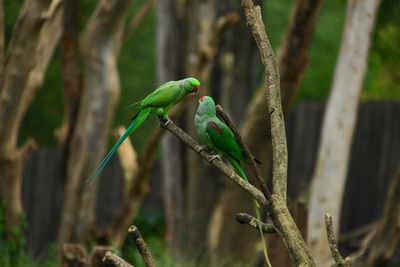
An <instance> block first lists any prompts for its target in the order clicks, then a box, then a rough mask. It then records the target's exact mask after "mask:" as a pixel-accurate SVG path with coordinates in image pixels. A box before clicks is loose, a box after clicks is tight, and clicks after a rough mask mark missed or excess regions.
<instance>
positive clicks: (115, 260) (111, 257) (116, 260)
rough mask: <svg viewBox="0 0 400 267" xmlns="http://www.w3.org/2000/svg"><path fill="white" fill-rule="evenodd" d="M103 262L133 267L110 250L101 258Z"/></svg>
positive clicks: (121, 266) (122, 266) (119, 266)
mask: <svg viewBox="0 0 400 267" xmlns="http://www.w3.org/2000/svg"><path fill="white" fill-rule="evenodd" d="M103 262H106V263H110V264H112V265H114V266H116V267H134V266H133V265H131V264H129V263H128V262H126V261H125V260H124V259H122V258H120V257H119V256H117V255H115V254H114V253H112V252H111V251H107V252H106V255H105V256H104V258H103Z"/></svg>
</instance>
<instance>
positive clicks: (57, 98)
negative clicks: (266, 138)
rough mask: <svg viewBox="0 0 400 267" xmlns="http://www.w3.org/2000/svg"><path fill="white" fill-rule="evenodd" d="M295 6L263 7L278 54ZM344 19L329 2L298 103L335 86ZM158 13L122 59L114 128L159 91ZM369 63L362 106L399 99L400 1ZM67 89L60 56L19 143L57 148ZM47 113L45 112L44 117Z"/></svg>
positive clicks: (88, 3) (389, 6) (390, 9)
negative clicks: (28, 139)
mask: <svg viewBox="0 0 400 267" xmlns="http://www.w3.org/2000/svg"><path fill="white" fill-rule="evenodd" d="M22 2H23V1H22V0H13V1H6V2H5V10H6V15H5V17H6V39H7V40H9V37H10V34H11V31H12V25H13V23H14V21H15V20H16V17H17V14H18V10H19V8H20V6H21V4H22ZM96 2H97V1H95V0H82V1H81V10H80V13H81V14H80V15H81V25H82V27H83V25H85V24H86V22H87V20H88V19H89V16H90V14H91V12H92V11H93V9H94V6H95V4H96ZM144 2H145V1H144V0H136V1H134V4H133V5H132V7H131V10H130V14H129V16H130V17H132V16H134V14H135V12H136V11H137V10H138V8H139V7H140V6H141V5H142V4H143V3H144ZM292 5H293V1H291V0H279V1H271V0H268V1H264V9H263V10H264V18H265V20H266V27H267V32H268V34H269V38H270V40H271V42H272V45H273V47H274V49H275V51H276V52H278V50H279V45H280V44H281V42H282V40H283V36H284V34H285V31H286V28H287V24H288V19H289V16H290V12H291V7H292ZM345 13H346V1H345V0H327V1H325V2H324V4H323V6H322V12H321V15H320V18H319V20H318V22H317V28H316V34H315V36H314V39H313V43H312V47H311V52H310V62H309V67H308V69H307V71H306V74H305V78H304V80H303V81H302V83H301V88H300V91H299V95H298V98H297V103H298V102H299V101H318V102H321V101H325V100H326V98H327V96H328V94H329V89H330V86H331V81H332V77H333V74H334V68H335V64H336V57H337V52H338V49H339V45H340V39H341V34H342V27H343V23H344V18H345ZM155 26H156V21H155V10H152V11H151V12H150V14H149V15H148V16H147V17H146V18H145V20H144V22H143V23H142V24H141V26H140V27H139V29H138V30H137V31H136V32H135V33H134V34H133V35H132V36H131V37H130V39H129V40H128V42H126V43H125V45H124V46H123V48H122V51H121V55H120V58H119V63H118V65H119V71H120V81H121V96H120V101H119V105H118V107H117V110H116V113H115V117H114V126H117V125H121V124H122V125H126V124H127V122H129V119H130V116H132V111H129V110H124V109H123V107H124V106H126V105H127V104H129V103H132V102H135V101H137V100H138V99H141V98H142V97H143V96H145V95H147V94H148V92H149V91H151V90H153V89H154V88H155V86H156V73H155V70H156V64H157V62H156V54H155V53H156V50H155V37H156V33H155ZM373 38H374V41H373V45H372V48H371V55H370V59H369V66H368V75H367V77H366V80H365V84H364V88H363V92H362V100H364V101H367V100H388V99H390V100H399V99H400V72H399V71H398V70H399V69H400V60H399V59H400V50H399V44H400V1H398V0H384V1H382V5H381V8H380V12H379V17H378V21H377V27H376V31H375V32H374V36H373ZM62 98H63V87H62V82H61V77H60V52H59V51H57V52H56V55H55V57H54V59H53V60H52V62H51V64H50V66H49V69H48V72H47V75H46V80H45V84H44V86H43V88H42V89H41V90H40V91H39V93H38V95H37V97H36V98H35V100H34V103H33V104H32V105H31V107H30V109H29V112H28V113H27V115H26V117H25V120H24V124H23V127H22V129H21V136H20V140H24V139H25V138H26V137H28V136H31V137H33V138H34V139H35V140H37V142H38V143H39V144H40V145H41V146H50V147H55V145H56V143H55V138H54V134H53V132H54V129H55V128H56V127H58V126H59V125H60V124H61V120H62V117H63V107H62V104H63V100H62ZM44 111H46V112H44ZM151 125H154V124H153V123H148V122H147V123H146V124H145V126H144V127H143V128H141V129H140V131H139V134H138V135H136V138H135V139H134V140H133V142H134V144H135V146H136V147H137V148H138V150H139V151H140V149H141V143H142V140H143V139H144V134H143V133H145V132H147V131H148V130H149V128H150V127H152V126H151Z"/></svg>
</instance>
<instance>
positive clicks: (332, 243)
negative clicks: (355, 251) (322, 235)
mask: <svg viewBox="0 0 400 267" xmlns="http://www.w3.org/2000/svg"><path fill="white" fill-rule="evenodd" d="M325 226H326V234H327V236H328V243H329V248H330V250H331V254H332V257H333V259H334V260H335V264H332V265H331V267H341V266H343V267H344V266H351V258H350V257H347V258H345V259H343V257H342V255H341V254H340V252H339V249H338V246H337V243H336V238H335V233H334V231H333V223H332V216H331V215H330V214H329V213H327V214H325Z"/></svg>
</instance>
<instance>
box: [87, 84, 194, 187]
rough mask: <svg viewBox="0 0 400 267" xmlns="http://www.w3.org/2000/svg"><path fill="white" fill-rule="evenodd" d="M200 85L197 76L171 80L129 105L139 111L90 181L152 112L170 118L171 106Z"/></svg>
mask: <svg viewBox="0 0 400 267" xmlns="http://www.w3.org/2000/svg"><path fill="white" fill-rule="evenodd" d="M199 86H200V82H199V81H198V80H197V79H195V78H186V79H182V80H178V81H169V82H167V83H164V84H163V85H161V86H160V87H158V88H157V89H156V90H155V91H154V92H152V93H151V94H149V95H148V96H147V97H146V98H144V99H143V100H141V101H139V102H136V103H134V104H131V105H129V106H128V107H134V108H138V109H139V112H138V113H137V114H136V115H135V116H134V117H133V118H132V119H131V124H130V125H129V127H128V129H126V131H125V133H124V134H123V135H122V136H121V138H120V139H119V140H118V141H117V142H116V143H115V145H114V146H113V147H112V148H111V150H110V152H108V154H107V155H106V157H105V158H104V159H103V161H102V162H101V163H100V166H99V167H98V168H97V170H96V172H95V173H94V174H93V175H92V176H91V177H90V178H89V180H88V182H89V183H92V182H93V181H94V180H95V179H96V178H97V177H98V176H99V174H100V173H101V171H102V170H103V169H104V167H105V166H106V165H107V163H108V162H109V161H110V159H111V157H112V156H113V155H114V153H115V152H116V151H117V149H118V148H119V147H120V146H121V144H122V143H123V142H124V140H125V139H126V138H127V137H128V136H129V135H130V134H131V133H133V132H134V131H135V130H136V129H137V128H139V126H140V125H141V124H142V123H143V122H144V120H145V119H146V118H147V116H148V115H149V114H150V113H155V114H157V116H159V117H162V118H164V119H168V113H169V111H170V110H171V108H172V107H173V106H174V105H175V104H176V103H178V102H179V101H180V100H181V99H182V98H183V97H184V96H186V95H187V94H190V93H197V92H198V90H199ZM168 120H169V119H168ZM167 123H168V121H167Z"/></svg>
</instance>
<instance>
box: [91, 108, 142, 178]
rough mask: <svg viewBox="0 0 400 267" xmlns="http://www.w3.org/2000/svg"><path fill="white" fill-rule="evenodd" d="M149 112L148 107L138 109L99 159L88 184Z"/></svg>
mask: <svg viewBox="0 0 400 267" xmlns="http://www.w3.org/2000/svg"><path fill="white" fill-rule="evenodd" d="M149 114H150V110H149V109H144V110H141V111H139V113H138V114H136V115H135V117H134V118H133V119H132V123H131V124H130V125H129V127H128V129H126V131H125V132H124V134H123V135H122V136H121V138H120V139H118V141H117V142H116V143H115V145H114V146H113V147H112V148H111V150H110V152H108V154H107V155H106V157H105V158H104V159H103V160H102V161H101V163H100V166H99V167H97V169H96V172H95V173H94V174H93V175H92V176H91V177H90V178H89V179H88V180H87V183H88V184H92V183H93V182H94V181H95V180H96V178H97V177H98V176H99V175H100V173H101V172H102V171H103V169H104V167H105V166H106V165H107V163H108V162H109V161H110V160H111V157H112V156H113V155H114V154H115V152H116V151H117V149H118V148H119V147H120V146H121V144H122V143H123V142H124V141H125V139H126V138H127V137H128V136H129V135H130V134H131V133H133V132H134V131H135V130H136V129H137V128H139V126H140V125H141V124H142V123H143V122H144V120H145V119H146V118H147V116H148V115H149Z"/></svg>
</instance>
